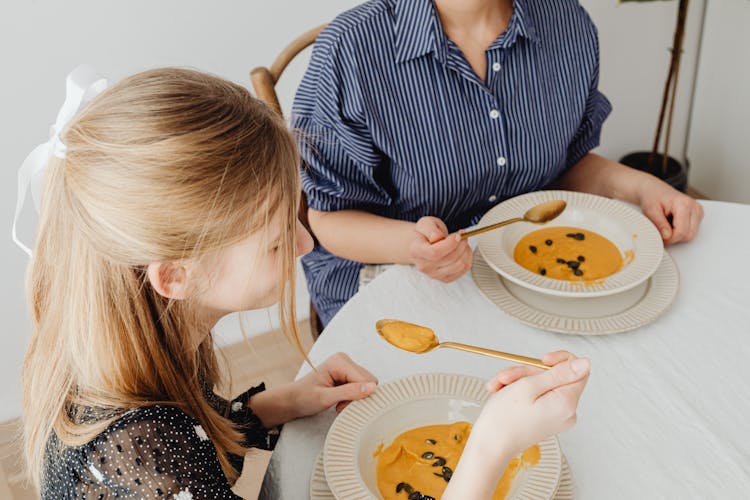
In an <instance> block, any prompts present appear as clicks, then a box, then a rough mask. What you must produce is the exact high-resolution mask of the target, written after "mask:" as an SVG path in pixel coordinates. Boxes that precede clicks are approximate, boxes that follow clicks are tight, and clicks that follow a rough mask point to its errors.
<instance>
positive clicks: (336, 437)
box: [323, 373, 562, 500]
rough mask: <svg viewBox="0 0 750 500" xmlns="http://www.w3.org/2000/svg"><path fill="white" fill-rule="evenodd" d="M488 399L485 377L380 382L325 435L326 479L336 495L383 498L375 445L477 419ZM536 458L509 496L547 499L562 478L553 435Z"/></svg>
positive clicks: (424, 377) (432, 376) (418, 377)
mask: <svg viewBox="0 0 750 500" xmlns="http://www.w3.org/2000/svg"><path fill="white" fill-rule="evenodd" d="M488 397H489V394H488V393H487V391H486V389H485V381H484V380H482V379H479V378H476V377H469V376H466V375H450V374H444V373H426V374H420V375H413V376H410V377H406V378H402V379H399V380H395V381H393V382H388V383H385V384H381V385H379V386H378V388H377V389H376V390H375V392H374V393H373V394H372V395H371V396H370V397H368V398H366V399H362V400H359V401H354V402H352V403H351V404H350V405H349V406H347V407H346V408H345V409H344V411H342V412H341V414H340V415H339V416H338V417H337V418H336V420H335V421H334V422H333V425H332V426H331V428H330V429H329V431H328V435H327V436H326V441H325V445H324V447H323V451H324V454H325V455H324V469H325V477H326V479H327V481H328V485H329V487H330V488H331V491H332V492H333V494H334V496H335V497H336V498H337V499H346V500H350V499H352V500H355V499H371V498H376V499H377V498H382V497H381V495H380V492H379V490H378V487H377V478H376V465H377V457H375V456H373V455H374V453H375V451H376V450H377V449H378V447H379V446H380V445H381V444H383V445H386V446H387V445H388V444H390V443H391V442H393V440H394V439H395V438H396V437H398V436H399V435H400V434H402V433H403V432H406V431H408V430H410V429H414V428H416V427H422V426H426V425H436V424H449V423H453V422H457V421H467V422H474V421H476V419H477V417H478V416H479V413H480V411H481V409H482V406H483V405H484V402H485V401H486V400H487V398H488ZM539 447H540V451H541V457H540V460H539V462H538V463H537V464H536V465H535V466H534V467H531V468H530V469H528V470H522V471H520V472H519V473H518V475H517V476H516V478H515V480H514V483H513V487H512V488H511V490H510V492H509V494H508V496H507V498H508V499H509V500H510V499H525V500H526V499H527V500H532V499H534V500H544V499H551V498H552V497H553V495H554V493H555V491H556V489H557V487H558V484H559V482H560V473H561V470H562V452H561V451H560V444H559V442H558V441H557V438H556V437H554V436H553V437H550V438H548V439H545V440H544V441H542V442H541V443H539Z"/></svg>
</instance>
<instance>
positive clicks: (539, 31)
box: [292, 0, 703, 324]
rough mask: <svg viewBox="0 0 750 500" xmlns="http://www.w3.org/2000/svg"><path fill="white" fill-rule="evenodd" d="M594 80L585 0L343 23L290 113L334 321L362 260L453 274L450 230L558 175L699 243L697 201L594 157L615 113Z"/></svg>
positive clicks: (467, 260) (316, 56) (459, 3)
mask: <svg viewBox="0 0 750 500" xmlns="http://www.w3.org/2000/svg"><path fill="white" fill-rule="evenodd" d="M598 80H599V50H598V40H597V32H596V28H595V26H594V24H593V23H592V22H591V19H590V18H589V16H588V14H587V13H586V12H585V11H584V9H583V8H582V7H581V6H580V5H579V4H578V2H577V1H575V0H370V1H369V2H367V3H365V4H363V5H360V6H358V7H356V8H354V9H352V10H350V11H348V12H346V13H344V14H342V15H341V16H339V17H338V18H336V19H335V20H334V21H333V22H332V23H331V24H330V25H329V26H328V27H327V28H326V30H324V31H323V33H321V35H320V36H319V38H318V40H317V42H316V44H315V48H314V52H313V56H312V61H311V63H310V66H309V68H308V70H307V73H306V74H305V77H304V79H303V81H302V84H301V86H300V88H299V90H298V92H297V96H296V99H295V103H294V108H293V118H292V125H293V126H294V127H296V128H297V129H300V130H301V131H303V132H304V134H303V136H304V140H302V141H300V143H301V144H300V149H301V152H302V156H303V159H304V166H303V167H304V168H303V169H302V180H303V187H304V190H305V193H306V194H307V198H308V204H309V207H310V211H309V219H310V225H311V227H312V229H313V232H314V233H315V236H316V237H317V239H318V242H319V243H318V244H317V245H316V247H315V249H314V250H313V252H311V253H310V254H309V255H307V256H306V257H305V258H304V259H303V266H304V269H305V273H306V276H307V281H308V287H309V289H310V293H311V296H312V299H313V303H314V304H315V306H316V308H317V310H318V312H319V314H320V316H321V319H322V320H323V322H324V324H325V323H327V322H328V321H329V320H330V319H331V318H332V317H333V315H334V314H335V313H336V312H337V311H338V309H339V308H341V306H342V305H343V304H344V303H345V302H346V301H347V300H348V299H349V298H350V297H351V296H352V295H353V294H354V293H355V292H356V291H357V289H358V286H359V279H360V272H361V270H362V269H363V266H364V264H383V263H398V264H413V265H415V266H416V267H417V268H418V269H419V270H420V271H422V272H424V273H426V274H427V275H429V276H431V277H433V278H435V279H439V280H442V281H445V282H450V281H452V280H455V279H457V278H458V277H460V276H461V275H463V274H464V273H465V272H466V271H467V270H468V269H469V267H470V265H471V249H470V248H469V246H468V244H467V243H466V241H462V240H461V239H460V238H459V237H458V235H457V234H456V231H458V230H459V229H461V228H464V227H467V226H470V225H472V224H475V223H476V222H477V221H478V220H479V218H480V217H481V215H482V214H484V213H485V212H486V211H487V210H488V209H489V208H491V207H492V206H493V205H495V204H497V203H499V202H500V201H502V200H504V199H507V198H510V197H513V196H516V195H519V194H522V193H526V192H530V191H535V190H538V189H542V188H544V187H546V186H550V185H551V184H553V183H554V185H555V187H559V188H562V189H570V190H577V191H586V192H590V193H595V194H599V195H603V196H608V197H613V198H618V199H622V200H625V201H629V202H631V203H635V204H638V205H640V206H641V208H642V209H643V211H644V212H645V214H646V215H647V216H648V217H649V218H650V219H651V220H652V221H653V222H654V224H655V225H656V226H657V228H658V229H659V230H660V231H661V233H662V235H663V238H664V241H665V243H667V244H670V243H676V242H678V241H682V240H689V239H691V238H692V237H693V236H694V235H695V233H696V231H697V228H698V225H699V224H700V221H701V219H702V217H703V212H702V209H701V207H700V205H699V204H698V203H697V202H696V201H695V200H693V199H692V198H690V197H689V196H686V195H684V194H682V193H680V192H678V191H676V190H674V189H673V188H671V187H670V186H668V185H667V184H665V183H664V182H662V181H660V180H659V179H657V178H656V177H653V176H651V175H648V174H645V173H642V172H638V171H636V170H632V169H629V168H627V167H625V166H623V165H620V164H618V163H616V162H613V161H610V160H608V159H606V158H603V157H601V156H598V155H596V154H593V153H590V151H591V150H592V149H593V148H595V147H596V146H597V145H598V144H599V137H600V133H601V127H602V124H603V122H604V120H605V119H606V117H607V116H608V114H609V113H610V111H611V105H610V103H609V101H608V100H607V99H606V97H604V95H603V94H601V93H600V92H599V91H598V89H597V86H598ZM670 215H671V216H672V218H673V221H672V224H671V225H670V223H669V222H668V219H667V217H668V216H670Z"/></svg>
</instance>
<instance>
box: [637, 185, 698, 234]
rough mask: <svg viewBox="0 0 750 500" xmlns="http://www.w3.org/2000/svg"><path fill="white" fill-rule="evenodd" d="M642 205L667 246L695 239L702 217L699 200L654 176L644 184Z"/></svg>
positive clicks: (642, 187)
mask: <svg viewBox="0 0 750 500" xmlns="http://www.w3.org/2000/svg"><path fill="white" fill-rule="evenodd" d="M640 205H641V209H642V210H643V213H644V214H645V215H646V217H648V218H649V219H651V221H652V222H653V223H654V225H655V226H656V228H657V229H658V230H659V232H660V233H661V237H662V239H663V240H664V243H665V244H667V245H671V244H673V243H679V242H680V241H689V240H692V239H693V238H694V237H695V235H696V234H697V233H698V226H700V223H701V221H702V220H703V207H701V205H700V203H698V202H697V201H695V200H694V199H693V198H691V197H690V196H688V195H686V194H684V193H681V192H679V191H677V190H676V189H674V188H673V187H672V186H670V185H669V184H667V183H666V182H663V181H661V180H659V179H657V178H656V177H653V176H649V179H648V180H647V181H645V182H644V184H643V185H642V186H641V189H640ZM669 218H671V219H672V220H671V224H670V221H669Z"/></svg>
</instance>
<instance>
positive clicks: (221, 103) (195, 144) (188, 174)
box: [23, 69, 299, 487]
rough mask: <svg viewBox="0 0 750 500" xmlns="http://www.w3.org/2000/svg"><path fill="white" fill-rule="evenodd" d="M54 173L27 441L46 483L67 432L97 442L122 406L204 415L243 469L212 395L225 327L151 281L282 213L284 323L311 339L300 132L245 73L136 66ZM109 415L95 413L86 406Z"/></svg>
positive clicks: (32, 464)
mask: <svg viewBox="0 0 750 500" xmlns="http://www.w3.org/2000/svg"><path fill="white" fill-rule="evenodd" d="M62 139H63V142H64V143H65V144H66V146H67V152H66V157H65V159H64V160H59V159H53V160H51V163H50V165H49V166H48V169H47V173H46V174H45V181H44V188H43V195H42V202H41V209H40V224H39V231H38V235H37V240H36V244H35V247H34V254H33V255H34V256H33V260H32V262H31V264H30V269H29V275H28V301H29V304H30V306H31V313H32V319H33V336H32V339H31V344H30V347H29V350H28V352H27V354H26V358H25V361H24V367H23V393H24V399H23V409H24V448H25V454H26V457H27V461H28V465H29V472H30V476H31V479H32V482H33V483H34V484H35V485H36V486H37V487H39V486H40V485H41V481H42V480H43V477H42V470H43V463H44V460H45V456H46V455H45V453H46V452H45V448H46V446H47V443H48V440H49V439H50V437H51V435H52V433H53V432H54V433H55V434H56V435H57V437H58V438H59V441H60V442H61V443H62V445H63V446H78V445H82V444H85V443H87V442H89V441H91V440H92V439H93V438H94V437H96V436H97V435H98V434H99V433H101V432H102V431H103V430H104V429H105V428H106V427H107V426H108V425H110V424H111V423H112V422H113V421H114V420H115V419H117V418H118V417H119V416H120V415H122V413H123V412H125V411H127V410H129V409H132V408H136V407H141V406H147V405H154V404H170V405H175V406H178V407H180V408H181V409H182V410H183V411H184V412H185V413H187V414H188V415H190V416H192V417H194V418H196V419H198V420H199V421H200V423H201V425H202V426H203V427H204V429H205V430H206V432H207V433H208V434H209V436H210V438H211V440H212V442H213V444H214V446H215V447H216V451H217V454H218V456H219V461H220V463H221V466H222V469H223V470H224V473H225V474H226V476H227V478H228V479H229V481H230V482H231V481H234V480H235V479H236V477H237V473H236V471H235V470H234V468H233V467H232V466H231V465H230V462H229V460H228V457H227V454H228V453H233V454H238V455H243V454H244V451H245V449H244V448H243V446H242V444H241V443H242V440H243V437H242V434H241V432H240V431H239V430H238V429H236V428H235V427H234V426H233V424H232V423H231V422H230V421H229V420H228V419H227V418H225V416H223V415H220V414H219V413H218V412H217V411H216V410H214V409H213V408H212V407H211V406H210V405H209V404H208V402H207V401H206V399H205V398H204V397H203V387H204V385H205V386H207V387H209V388H213V387H214V386H215V385H216V384H218V383H219V370H218V366H217V359H216V356H215V353H214V346H213V341H212V337H211V335H210V334H209V335H207V336H206V337H205V340H204V341H203V342H202V343H201V344H200V345H199V346H197V347H196V346H195V345H194V344H195V341H194V340H191V339H195V338H202V335H201V334H202V333H204V332H196V328H199V326H198V321H197V318H195V317H194V316H193V315H192V314H191V307H190V301H189V300H188V301H169V300H167V299H165V298H164V297H162V296H161V295H159V294H158V293H156V292H155V291H154V289H153V288H152V287H151V285H150V284H149V282H148V279H147V276H146V268H147V266H148V264H149V263H150V262H158V261H170V260H177V259H185V258H197V257H201V256H205V255H209V254H211V253H212V252H216V251H218V250H221V249H223V248H225V247H227V246H230V245H232V244H233V243H235V242H237V241H239V240H241V239H243V238H245V237H246V236H247V235H248V234H250V233H253V232H258V231H263V229H264V226H265V225H266V223H267V222H268V221H269V220H270V219H271V218H272V217H273V216H275V215H276V214H280V216H281V220H282V221H283V233H282V241H281V245H280V250H279V251H280V255H281V258H280V260H279V262H280V266H281V267H282V269H281V276H282V284H281V287H280V290H281V291H280V295H281V297H280V316H281V318H280V320H281V325H282V328H283V329H284V331H286V332H290V336H291V337H292V338H293V339H294V340H295V341H296V343H297V345H298V346H299V340H298V337H297V330H296V321H295V318H294V310H295V307H294V295H295V294H294V259H295V256H296V220H297V206H298V200H299V198H298V197H299V194H298V193H299V180H298V157H297V150H296V146H295V142H294V140H293V138H292V137H291V135H290V134H289V132H288V131H287V129H286V127H285V124H284V123H283V121H282V120H281V118H280V117H278V116H276V115H275V114H274V113H273V112H272V111H271V110H269V109H268V108H267V107H266V106H265V105H263V104H262V103H261V102H260V101H258V100H257V99H255V98H253V97H252V96H251V95H250V93H249V92H248V91H247V90H246V89H244V88H242V87H241V86H239V85H236V84H233V83H231V82H228V81H225V80H222V79H219V78H216V77H213V76H209V75H206V74H202V73H199V72H196V71H191V70H184V69H158V70H152V71H146V72H144V73H140V74H137V75H135V76H132V77H130V78H127V79H125V80H123V81H121V82H120V83H118V84H117V85H114V86H113V87H111V88H109V89H108V90H106V91H105V92H104V93H103V94H101V95H100V96H98V97H97V98H96V99H95V100H94V101H93V102H92V103H90V104H89V105H88V106H87V107H86V108H85V109H84V110H83V111H82V112H81V113H80V114H79V115H78V116H77V117H76V118H75V119H74V121H73V123H71V124H70V126H69V127H68V128H67V130H66V131H65V132H64V134H63V137H62ZM87 408H88V409H89V410H90V409H92V408H93V409H95V410H96V411H97V412H98V413H99V414H100V415H106V417H105V418H104V419H101V420H98V421H96V422H92V421H91V419H87V418H84V415H83V410H85V409H87Z"/></svg>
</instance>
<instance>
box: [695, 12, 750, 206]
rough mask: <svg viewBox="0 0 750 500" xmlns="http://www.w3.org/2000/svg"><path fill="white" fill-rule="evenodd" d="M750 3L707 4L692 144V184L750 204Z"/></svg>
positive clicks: (710, 194)
mask: <svg viewBox="0 0 750 500" xmlns="http://www.w3.org/2000/svg"><path fill="white" fill-rule="evenodd" d="M748 26H750V2H748V1H747V0H722V1H720V2H709V3H708V5H707V9H706V20H705V27H704V31H703V43H702V44H701V56H700V71H699V73H698V79H697V82H696V90H695V100H694V103H693V116H692V121H691V127H690V143H689V147H688V151H689V156H690V160H691V165H692V167H691V169H692V170H691V183H692V184H693V185H694V186H695V187H696V189H698V190H699V191H700V192H701V193H704V194H705V195H706V196H708V197H709V198H712V199H716V200H725V201H734V202H739V203H750V141H748V131H750V124H749V123H748V122H749V121H750V94H749V93H748V90H750V56H748V49H749V48H750V30H748Z"/></svg>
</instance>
